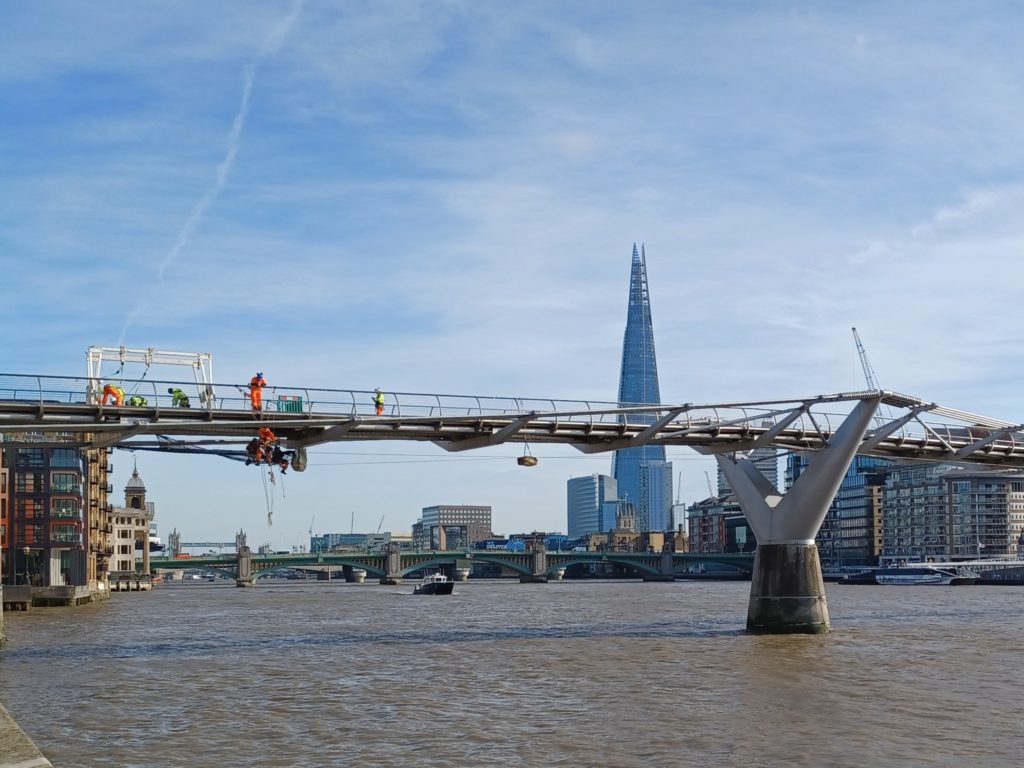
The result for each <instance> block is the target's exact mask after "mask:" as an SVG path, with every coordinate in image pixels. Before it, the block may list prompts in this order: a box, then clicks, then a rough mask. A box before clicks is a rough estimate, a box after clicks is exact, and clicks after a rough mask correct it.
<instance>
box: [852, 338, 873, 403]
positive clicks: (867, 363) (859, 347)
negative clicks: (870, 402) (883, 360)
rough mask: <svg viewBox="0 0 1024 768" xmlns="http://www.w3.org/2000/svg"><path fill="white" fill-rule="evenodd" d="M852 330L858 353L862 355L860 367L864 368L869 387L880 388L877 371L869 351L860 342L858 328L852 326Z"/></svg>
mask: <svg viewBox="0 0 1024 768" xmlns="http://www.w3.org/2000/svg"><path fill="white" fill-rule="evenodd" d="M850 330H851V331H853V341H854V343H856V345H857V355H858V356H859V357H860V367H861V368H863V369H864V380H865V381H866V382H867V385H868V389H878V382H877V381H876V380H875V372H874V370H872V368H871V362H870V361H869V360H868V353H867V352H866V351H865V349H864V345H863V344H861V343H860V336H859V335H858V333H857V329H856V328H851V329H850Z"/></svg>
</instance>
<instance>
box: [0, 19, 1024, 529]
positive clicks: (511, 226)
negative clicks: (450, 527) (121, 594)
mask: <svg viewBox="0 0 1024 768" xmlns="http://www.w3.org/2000/svg"><path fill="white" fill-rule="evenodd" d="M0 22H2V23H0V114H2V115H3V118H2V120H0V263H2V273H0V285H2V288H3V301H2V302H0V323H2V324H3V327H4V328H5V329H6V330H7V333H5V334H3V337H2V340H0V351H2V353H3V360H4V361H5V362H4V364H3V366H2V368H3V370H4V371H5V372H9V373H49V374H66V375H81V374H83V373H84V370H85V364H84V352H85V350H86V348H87V347H89V346H90V345H93V344H98V345H104V346H114V345H117V344H120V343H123V344H125V345H127V346H129V347H154V348H158V349H170V350H181V351H201V352H210V353H212V354H213V357H214V371H215V374H216V379H217V380H218V381H223V382H242V381H246V380H248V378H249V376H251V375H252V373H253V372H254V371H255V370H257V369H259V370H262V371H264V372H265V373H266V374H267V376H268V378H269V379H270V381H271V383H274V384H279V385H293V386H309V387H339V388H354V389H372V388H373V387H375V386H380V387H381V388H383V389H385V390H389V391H412V392H448V393H465V394H482V395H522V396H540V397H561V398H592V399H600V400H608V399H612V398H613V397H614V395H615V392H616V391H617V383H618V381H617V379H618V366H619V355H620V352H621V343H622V332H623V327H624V323H625V316H626V299H627V293H628V281H629V263H630V253H631V250H632V245H633V243H634V242H644V243H646V248H647V262H648V273H649V278H650V287H651V295H652V304H653V318H654V326H655V338H656V344H657V351H658V362H659V371H660V377H661V391H662V399H663V400H664V401H666V402H724V401H730V400H750V399H762V398H763V399H767V398H775V397H789V396H795V395H803V394H818V393H826V392H835V391H839V390H844V389H853V388H859V387H861V386H862V382H863V378H862V375H861V371H860V366H859V362H858V360H857V355H856V350H855V348H854V344H853V340H852V337H851V334H850V327H851V326H854V325H855V326H857V328H858V330H859V332H860V334H861V336H862V338H863V340H864V343H865V345H866V346H867V350H868V354H869V356H870V358H871V361H872V364H873V366H874V369H875V371H876V373H877V375H878V378H879V380H880V383H881V384H882V385H883V386H885V387H887V388H891V389H896V390H900V391H904V392H908V393H911V394H915V395H919V396H921V397H924V398H927V399H932V400H936V401H938V402H941V403H943V404H945V405H949V406H952V407H958V408H962V409H965V410H971V411H976V412H980V413H985V414H987V415H991V416H995V417H1000V418H1005V419H1007V420H1013V421H1024V407H1022V406H1021V405H1020V402H1019V396H1018V390H1019V384H1018V382H1019V379H1020V378H1021V365H1020V363H1019V362H1018V359H1017V357H1016V354H1015V353H1016V351H1017V348H1018V345H1017V335H1018V334H1017V329H1018V328H1019V327H1020V326H1021V323H1022V320H1024V317H1022V315H1024V312H1022V309H1021V306H1022V302H1021V301H1019V300H1018V299H1017V297H1016V293H1017V292H1016V290H1015V288H1016V278H1017V277H1018V275H1020V273H1021V269H1020V268H1019V267H1018V262H1019V254H1020V251H1021V245H1022V241H1024V221H1022V220H1021V218H1020V216H1019V215H1018V211H1019V210H1020V209H1021V207H1022V203H1024V176H1022V168H1024V145H1022V144H1021V142H1020V140H1019V137H1020V136H1021V135H1022V134H1024V59H1022V57H1020V55H1019V52H1018V49H1019V39H1018V37H1019V35H1018V34H1017V32H1018V30H1020V29H1021V28H1022V23H1024V9H1022V8H1021V7H1020V6H1019V5H1018V4H1015V3H971V4H966V3H942V2H927V3H925V2H920V3H913V2H911V3H900V4H890V3H871V2H865V3H805V2H767V3H744V2H732V3H711V2H704V3H702V2H689V3H680V2H653V1H650V2H644V1H642V0H641V1H639V2H632V3H612V2H558V3H550V2H517V3H506V2H488V1H487V0H482V1H481V0H476V1H474V2H430V3H425V2H424V3H417V2H411V1H409V2H406V1H403V2H374V3H354V2H326V1H319V2H318V1H317V0H306V1H305V2H293V1H292V0H273V1H271V0H262V1H254V0H247V1H246V2H229V1H227V0H225V1H222V2H218V3H206V2H191V1H190V0H175V2H157V1H156V0H153V1H151V2H133V3H123V2H102V1H100V2H92V3H77V2H47V1H46V0H41V1H39V2H33V3H13V2H7V3H4V4H3V5H2V7H0ZM161 377H166V378H170V376H169V375H168V376H164V372H161ZM517 453H518V449H516V448H515V447H508V448H501V449H491V450H488V451H482V452H479V453H474V454H471V455H465V454H460V455H458V456H448V455H446V454H444V452H443V451H441V450H440V449H439V448H436V447H434V446H428V445H418V444H413V443H404V444H365V445H355V444H345V443H340V444H335V445H332V446H328V447H325V448H324V449H322V450H320V451H317V452H315V453H314V454H313V455H312V456H311V466H310V469H309V471H307V472H306V473H305V474H303V475H296V474H289V476H288V478H287V481H286V487H285V494H284V495H283V496H280V495H279V496H278V497H277V498H276V499H275V504H274V524H273V526H272V527H268V526H267V525H266V512H267V508H266V502H265V499H264V494H263V488H262V484H261V482H260V480H259V478H258V475H257V474H256V473H255V472H253V471H252V470H251V469H250V470H249V471H246V468H244V467H242V466H241V465H237V464H234V463H232V462H227V461H223V460H217V459H205V460H204V459H190V458H180V457H158V456H154V455H150V454H141V455H140V456H139V459H138V460H139V470H140V473H141V475H142V477H143V479H144V480H145V481H146V483H147V486H148V488H149V491H150V497H151V498H152V500H154V501H155V502H156V503H157V510H158V520H159V523H160V527H161V532H162V533H165V532H166V531H167V530H169V529H170V528H171V527H172V526H176V527H177V528H178V529H179V530H182V531H183V532H184V533H185V538H186V539H221V538H224V539H228V538H230V537H231V534H232V533H233V532H234V531H236V530H238V529H239V528H245V529H246V530H247V531H248V532H249V534H250V542H251V543H261V542H262V541H271V542H273V543H274V544H275V545H276V546H286V545H290V544H296V543H300V542H303V540H304V538H305V537H306V535H307V532H308V528H309V526H310V522H311V519H312V517H313V515H315V516H316V523H315V526H314V527H315V528H316V529H317V531H318V532H324V531H328V530H330V531H347V530H348V528H349V525H350V520H351V517H352V515H353V513H354V514H355V519H356V528H357V529H359V528H361V529H364V530H375V529H376V527H377V525H378V522H379V520H380V518H381V516H383V517H384V524H383V526H384V528H386V529H394V530H403V529H404V530H408V528H409V527H410V525H411V524H412V522H413V521H414V520H415V519H416V517H417V516H418V512H419V509H420V508H421V507H423V506H427V505H431V504H438V503H482V504H491V505H492V506H493V508H494V519H495V529H496V530H497V531H499V532H504V533H508V532H511V531H520V530H532V529H545V530H564V529H565V509H564V507H565V480H566V479H567V478H568V477H570V476H577V475H581V474H590V473H593V472H608V471H609V468H610V457H596V458H595V457H589V458H587V457H582V456H581V455H580V454H578V453H577V452H576V451H574V450H573V449H571V448H539V449H535V453H536V454H537V455H539V456H540V458H541V462H540V465H539V466H538V467H536V468H533V469H529V470H524V469H521V468H519V467H517V466H516V465H515V462H514V461H513V459H512V457H513V456H515V455H517ZM670 459H672V460H674V461H675V462H676V470H677V472H682V473H683V477H682V491H681V498H682V499H683V500H686V501H690V500H693V499H696V498H699V497H702V496H703V495H704V492H705V490H706V489H705V485H704V477H703V471H704V469H713V464H712V463H711V462H709V461H708V460H707V459H703V458H698V457H696V456H695V455H694V454H692V453H688V452H686V451H683V450H680V451H677V452H675V453H673V452H670ZM114 462H115V466H116V470H115V475H114V485H115V488H116V489H117V491H118V493H119V492H120V489H121V488H123V486H124V483H125V482H126V481H127V479H128V477H129V475H130V471H131V463H132V459H131V457H130V456H128V455H126V454H123V453H121V454H115V457H114Z"/></svg>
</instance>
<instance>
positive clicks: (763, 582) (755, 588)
mask: <svg viewBox="0 0 1024 768" xmlns="http://www.w3.org/2000/svg"><path fill="white" fill-rule="evenodd" d="M879 401H880V398H878V397H874V398H870V399H866V400H861V401H860V403H858V404H857V406H856V407H855V408H854V409H853V411H852V412H851V413H850V415H849V416H847V417H846V419H845V420H844V421H843V423H842V424H841V425H840V426H839V428H838V429H837V430H836V431H835V433H834V434H833V435H832V439H831V440H829V442H828V445H826V446H825V448H824V449H823V450H821V451H819V452H818V453H817V454H816V455H815V456H814V458H813V459H812V460H811V463H810V465H809V466H808V467H807V469H805V470H804V472H803V473H802V474H801V475H800V477H799V478H797V481H796V482H795V483H794V484H793V487H792V488H790V490H789V492H788V493H787V494H786V495H785V496H783V495H782V494H781V493H780V492H779V490H778V489H777V488H775V487H774V486H773V485H772V484H771V483H770V482H768V480H767V479H766V478H765V477H764V475H762V474H761V472H760V471H759V470H758V469H757V467H755V466H754V464H753V462H751V461H750V460H749V459H746V458H740V459H734V458H730V457H728V456H723V455H717V456H716V457H715V458H716V459H717V461H718V466H719V467H721V468H722V472H724V473H725V476H726V477H727V478H728V480H729V485H730V486H731V487H732V490H733V493H735V494H736V498H737V500H738V501H739V504H740V509H742V510H743V514H744V516H745V517H746V518H747V522H749V523H750V527H751V529H753V531H754V535H755V536H756V537H757V551H756V552H755V553H754V572H753V577H752V579H751V583H750V603H749V605H748V608H747V631H748V632H760V633H767V634H787V633H804V634H818V633H825V632H828V631H829V630H830V629H831V624H830V622H829V615H828V604H827V602H826V600H825V582H824V580H823V579H822V576H821V560H820V558H819V557H818V547H817V545H816V544H815V543H814V537H815V536H816V535H817V534H818V529H819V528H821V523H822V521H824V519H825V515H826V514H827V512H828V508H829V506H831V504H832V499H833V498H835V495H836V491H838V490H839V486H840V485H841V484H842V482H843V477H844V476H845V475H846V470H847V469H848V468H849V466H850V462H851V461H853V457H854V456H855V455H856V453H857V449H858V448H859V447H860V444H861V442H862V441H863V440H864V433H865V432H866V431H867V428H868V426H869V425H870V424H871V418H872V417H873V416H874V414H875V410H876V409H877V407H878V403H879Z"/></svg>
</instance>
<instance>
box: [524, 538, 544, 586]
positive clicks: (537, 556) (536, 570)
mask: <svg viewBox="0 0 1024 768" xmlns="http://www.w3.org/2000/svg"><path fill="white" fill-rule="evenodd" d="M532 555H533V557H532V558H531V561H532V567H531V570H532V573H530V574H528V575H527V574H525V573H524V574H523V575H522V576H520V577H519V583H520V584H547V583H548V553H547V550H545V549H544V546H543V545H541V546H540V547H538V548H536V549H534V550H533V553H532Z"/></svg>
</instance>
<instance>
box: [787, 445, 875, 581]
mask: <svg viewBox="0 0 1024 768" xmlns="http://www.w3.org/2000/svg"><path fill="white" fill-rule="evenodd" d="M811 459H812V454H790V455H789V456H788V457H786V478H785V480H786V491H787V492H788V491H789V489H790V488H792V487H793V483H795V482H796V480H797V479H798V478H799V477H800V475H801V473H802V472H803V470H804V469H806V467H807V465H808V464H809V463H810V461H811ZM890 466H892V462H891V461H889V460H888V459H879V458H876V457H874V456H855V457H854V459H853V461H852V462H851V464H850V467H849V469H847V470H846V474H845V475H844V476H843V482H842V485H840V486H839V490H838V491H837V492H836V495H835V497H834V498H833V499H832V503H831V505H829V508H828V512H827V513H826V514H825V519H824V521H823V522H822V524H821V528H820V529H819V530H818V535H817V536H816V537H815V539H814V540H815V543H816V544H817V545H818V554H819V556H820V557H821V565H822V567H823V568H824V569H826V570H835V569H840V568H852V567H857V566H871V565H877V564H878V561H879V556H880V554H881V549H882V493H883V487H884V485H885V470H886V469H887V468H888V467H890Z"/></svg>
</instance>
